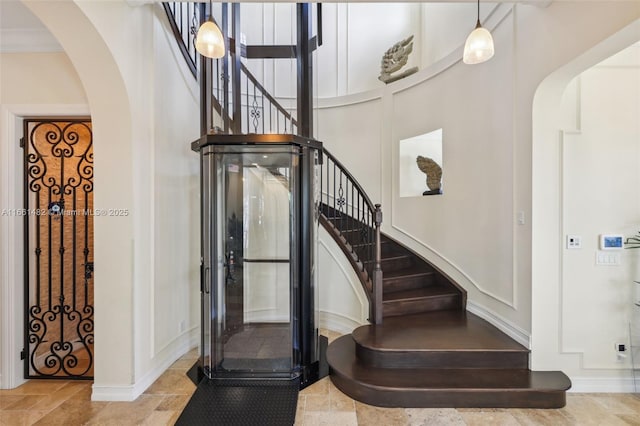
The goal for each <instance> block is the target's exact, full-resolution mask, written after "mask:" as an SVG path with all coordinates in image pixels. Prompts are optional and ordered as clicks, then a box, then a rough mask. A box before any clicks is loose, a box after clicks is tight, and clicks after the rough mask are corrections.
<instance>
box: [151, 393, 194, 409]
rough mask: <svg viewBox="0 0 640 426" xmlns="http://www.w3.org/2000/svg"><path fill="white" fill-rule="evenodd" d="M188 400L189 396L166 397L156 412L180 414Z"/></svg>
mask: <svg viewBox="0 0 640 426" xmlns="http://www.w3.org/2000/svg"><path fill="white" fill-rule="evenodd" d="M190 399H191V395H166V396H165V397H164V399H163V400H162V402H161V403H160V405H158V407H157V408H156V410H157V411H180V412H182V410H184V407H186V405H187V403H188V402H189V400H190Z"/></svg>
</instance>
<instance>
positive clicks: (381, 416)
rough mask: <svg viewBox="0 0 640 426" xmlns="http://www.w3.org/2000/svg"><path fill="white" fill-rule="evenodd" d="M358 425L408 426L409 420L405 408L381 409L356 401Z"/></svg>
mask: <svg viewBox="0 0 640 426" xmlns="http://www.w3.org/2000/svg"><path fill="white" fill-rule="evenodd" d="M355 406H356V416H357V418H358V425H362V426H382V425H385V426H396V425H398V426H399V425H406V424H407V423H408V418H407V415H406V413H405V409H404V408H381V407H374V406H373V405H367V404H363V403H361V402H358V401H355Z"/></svg>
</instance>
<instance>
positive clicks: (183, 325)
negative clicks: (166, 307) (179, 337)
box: [180, 320, 187, 333]
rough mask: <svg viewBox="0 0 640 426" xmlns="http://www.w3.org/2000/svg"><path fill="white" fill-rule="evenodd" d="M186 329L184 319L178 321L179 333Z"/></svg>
mask: <svg viewBox="0 0 640 426" xmlns="http://www.w3.org/2000/svg"><path fill="white" fill-rule="evenodd" d="M186 329H187V326H186V324H185V322H184V320H182V321H180V333H184V331H185V330H186Z"/></svg>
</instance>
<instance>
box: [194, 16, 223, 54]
mask: <svg viewBox="0 0 640 426" xmlns="http://www.w3.org/2000/svg"><path fill="white" fill-rule="evenodd" d="M196 50H197V51H198V52H200V54H201V55H202V56H206V57H207V58H213V59H218V58H222V57H223V56H224V54H225V48H224V37H222V32H221V31H220V28H218V26H217V25H216V24H215V22H213V19H211V18H209V19H208V20H207V21H205V22H204V23H203V24H202V25H201V26H200V29H198V35H197V36H196Z"/></svg>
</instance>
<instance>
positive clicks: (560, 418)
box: [508, 409, 576, 426]
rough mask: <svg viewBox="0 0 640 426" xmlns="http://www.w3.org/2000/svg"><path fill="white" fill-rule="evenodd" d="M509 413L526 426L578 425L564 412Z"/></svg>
mask: <svg viewBox="0 0 640 426" xmlns="http://www.w3.org/2000/svg"><path fill="white" fill-rule="evenodd" d="M508 412H509V414H511V415H512V416H513V417H514V418H515V419H516V420H517V421H518V422H520V424H522V425H525V426H533V425H542V426H567V425H575V424H576V421H575V419H571V418H569V417H567V416H566V415H565V414H564V412H563V411H562V410H534V409H510V410H508Z"/></svg>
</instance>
